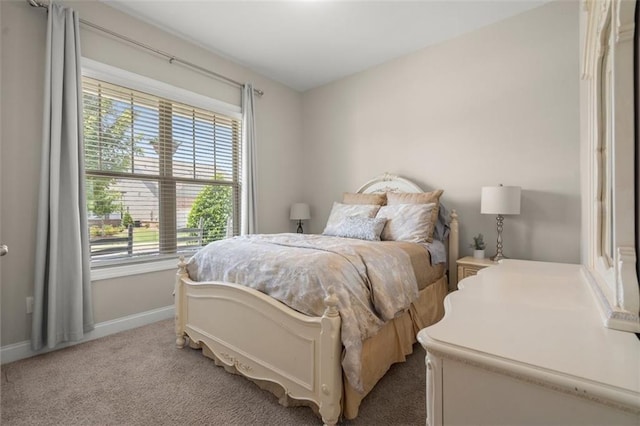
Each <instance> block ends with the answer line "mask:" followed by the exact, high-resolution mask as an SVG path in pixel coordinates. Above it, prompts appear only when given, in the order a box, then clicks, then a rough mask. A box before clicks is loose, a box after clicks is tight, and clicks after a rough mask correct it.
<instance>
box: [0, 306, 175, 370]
mask: <svg viewBox="0 0 640 426" xmlns="http://www.w3.org/2000/svg"><path fill="white" fill-rule="evenodd" d="M173 316H174V309H173V305H171V306H165V307H164V308H158V309H153V310H150V311H146V312H141V313H139V314H134V315H129V316H126V317H122V318H118V319H114V320H111V321H105V322H101V323H99V324H96V326H95V328H94V329H93V331H90V332H89V333H87V334H85V336H84V338H83V339H82V340H79V341H77V342H67V343H62V344H60V345H59V346H58V347H57V348H55V349H49V348H42V349H41V350H39V351H34V350H32V349H31V342H30V341H29V340H25V341H24V342H18V343H13V344H11V345H6V346H2V347H0V364H6V363H8V362H13V361H18V360H21V359H24V358H29V357H32V356H35V355H41V354H44V353H47V352H51V351H55V350H58V349H62V348H66V347H69V346H73V345H77V344H79V343H85V342H88V341H90V340H95V339H99V338H101V337H105V336H109V335H110V334H115V333H119V332H121V331H125V330H130V329H132V328H136V327H141V326H143V325H147V324H152V323H154V322H157V321H162V320H164V319H169V318H173Z"/></svg>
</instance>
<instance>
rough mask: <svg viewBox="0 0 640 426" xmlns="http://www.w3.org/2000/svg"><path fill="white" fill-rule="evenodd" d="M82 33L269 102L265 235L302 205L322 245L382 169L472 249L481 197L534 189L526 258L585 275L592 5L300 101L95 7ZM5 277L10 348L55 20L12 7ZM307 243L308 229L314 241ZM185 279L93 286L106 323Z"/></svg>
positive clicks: (225, 93)
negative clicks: (340, 205)
mask: <svg viewBox="0 0 640 426" xmlns="http://www.w3.org/2000/svg"><path fill="white" fill-rule="evenodd" d="M72 5H73V7H74V8H76V9H77V10H78V11H79V12H80V14H81V16H82V18H83V19H86V20H88V21H91V22H95V23H96V24H98V25H101V26H104V27H107V28H110V29H112V30H114V31H116V32H120V33H122V34H127V35H129V36H131V37H132V38H134V39H137V40H139V41H142V42H144V43H147V44H150V45H153V46H155V47H158V48H160V49H163V50H166V51H169V52H172V53H175V54H177V55H179V56H180V57H182V58H184V59H186V60H189V61H192V62H195V63H198V64H201V65H202V66H205V67H209V68H211V69H213V70H216V71H218V72H220V73H222V74H225V75H228V76H229V77H232V78H234V79H236V80H239V81H252V82H253V83H254V84H255V86H256V87H259V88H261V89H263V90H264V91H265V93H266V94H265V96H264V97H262V98H261V99H259V100H258V101H257V104H258V112H257V128H258V137H259V148H258V151H259V153H258V154H259V164H258V175H259V176H258V181H259V200H258V203H259V215H260V218H259V227H260V231H261V232H283V231H290V230H293V229H294V228H295V227H294V224H292V223H290V221H289V220H288V207H289V205H290V204H291V202H294V201H307V202H309V203H310V204H311V206H312V216H313V217H312V220H311V222H310V224H311V231H313V232H321V231H322V229H323V227H324V223H325V221H326V218H327V216H328V213H329V209H330V206H331V203H332V202H333V201H334V200H338V199H339V198H340V194H341V193H342V191H345V190H355V189H356V188H357V187H358V186H360V185H361V184H362V183H364V182H365V181H366V180H368V179H370V178H371V177H373V176H375V175H377V174H379V173H382V172H384V171H388V172H392V173H398V174H401V175H403V176H406V177H409V178H411V179H414V180H415V181H416V182H418V183H419V184H420V185H422V186H423V187H424V188H425V189H431V188H436V187H437V188H443V189H445V195H444V201H445V202H446V204H447V205H448V206H449V207H450V208H455V209H457V210H458V212H459V214H460V218H461V221H462V222H461V223H462V228H461V247H462V250H463V253H470V249H468V248H467V244H468V243H469V242H470V241H471V236H472V235H473V234H476V233H478V232H483V233H484V234H485V235H486V236H487V240H488V241H489V243H490V248H489V251H490V252H492V251H493V250H494V246H493V244H492V242H493V241H494V240H495V218H494V217H492V216H483V215H480V213H479V210H480V187H481V186H483V185H494V184H497V183H504V184H506V185H520V186H522V188H523V200H522V214H521V215H520V216H518V217H513V218H512V217H509V218H507V220H506V224H505V250H506V254H507V255H510V256H512V257H517V258H524V259H535V260H551V261H562V262H578V261H579V252H580V249H579V247H580V235H579V230H580V187H579V135H578V133H579V125H578V117H579V115H578V112H579V111H578V77H579V69H578V51H579V48H578V5H577V2H557V3H552V4H549V5H546V6H543V7H541V8H538V9H535V10H532V11H530V12H527V13H525V14H523V15H520V16H516V17H514V18H512V19H509V20H507V21H503V22H501V23H498V24H495V25H492V26H490V27H487V28H484V29H481V30H479V31H476V32H474V33H472V34H468V35H466V36H463V37H460V38H458V39H455V40H452V41H449V42H446V43H442V44H440V45H437V46H434V47H430V48H427V49H424V50H422V51H419V52H417V53H415V54H412V55H409V56H406V57H403V58H400V59H397V60H394V61H391V62H389V63H386V64H383V65H381V66H379V67H376V68H374V69H371V70H368V71H366V72H363V73H359V74H357V75H353V76H351V77H349V78H345V79H342V80H340V81H338V82H335V83H332V84H329V85H327V86H324V87H321V88H318V89H315V90H311V91H308V92H306V93H304V94H302V95H301V94H299V93H297V92H295V91H293V90H291V89H289V88H287V87H285V86H283V85H281V84H279V83H276V82H273V81H271V80H268V79H266V78H264V77H261V76H259V75H257V74H254V73H252V72H250V71H248V70H246V69H244V68H242V67H240V66H238V65H236V64H234V63H232V62H229V61H226V60H224V59H222V58H220V57H218V56H216V55H214V54H212V53H210V52H207V51H204V50H202V49H200V48H198V47H196V46H194V45H191V44H189V43H186V42H184V41H181V40H180V39H178V38H176V37H173V36H171V35H169V34H167V33H164V32H162V31H159V30H158V29H157V28H155V27H152V26H149V25H146V24H144V23H141V22H139V21H136V20H135V19H133V18H131V17H129V16H126V15H124V14H122V13H120V12H118V11H116V10H114V9H111V8H109V7H107V6H104V5H103V4H100V3H96V2H95V1H86V2H73V3H72ZM0 10H1V13H0V16H1V23H2V32H1V34H2V43H1V50H2V54H1V61H2V66H1V73H0V74H1V79H2V80H1V86H0V90H1V96H0V97H1V104H0V110H1V111H2V115H1V120H2V125H1V137H2V139H1V143H2V145H1V146H0V155H1V157H0V185H1V187H0V189H1V192H0V193H1V198H2V203H1V205H0V239H1V240H2V242H3V243H6V244H8V245H9V246H10V250H11V253H10V255H9V256H6V257H4V258H3V259H2V269H1V270H0V280H1V286H0V292H1V293H0V299H1V306H0V308H1V318H0V321H1V323H2V324H1V325H2V329H1V333H2V336H1V337H2V339H1V342H0V344H1V345H2V346H5V345H8V344H11V343H15V342H20V341H24V340H26V339H28V337H29V330H30V316H29V315H27V314H26V313H25V298H26V297H27V296H29V295H31V294H32V288H33V283H32V281H33V267H32V265H33V252H34V241H35V229H34V226H35V211H36V201H37V180H38V176H39V164H40V133H41V130H40V126H41V115H42V90H43V89H42V73H43V70H42V67H43V57H44V40H45V27H46V14H45V12H44V11H43V10H35V9H33V8H30V7H29V6H28V5H27V4H26V2H24V1H23V0H15V1H0ZM82 43H83V53H84V55H85V56H87V57H89V58H92V59H95V60H98V61H102V62H106V63H109V64H110V65H114V66H118V67H121V68H124V69H127V70H129V71H133V72H137V73H139V74H143V75H147V76H149V77H152V78H156V79H159V80H162V81H166V82H168V83H171V84H174V85H176V86H179V87H183V88H185V89H189V90H192V91H196V92H200V93H204V94H207V95H210V96H212V97H215V98H218V99H222V100H224V101H227V102H231V103H236V104H238V103H239V92H238V91H237V90H235V89H232V88H231V87H229V86H227V85H226V84H222V83H219V82H216V81H215V80H211V79H209V78H206V77H204V76H201V75H198V74H197V73H194V72H192V71H189V70H186V69H183V68H180V67H178V66H175V65H169V64H167V63H166V62H165V61H162V60H160V59H158V58H156V57H154V56H152V55H149V54H147V53H145V52H143V51H140V50H138V49H134V48H132V47H130V46H126V45H123V44H121V43H120V42H117V41H114V40H111V39H109V38H105V37H104V36H102V35H100V34H99V33H96V32H95V31H93V30H87V29H86V28H83V30H82ZM305 229H307V228H305ZM173 274H174V271H164V272H157V273H152V274H145V275H138V276H135V277H131V278H120V279H109V280H104V281H98V282H95V283H94V308H95V317H96V318H95V319H96V321H97V322H103V321H107V320H110V319H115V318H119V317H123V316H126V315H130V314H135V313H139V312H144V311H147V310H151V309H154V308H159V307H163V306H167V305H170V304H171V303H172V297H171V286H172V280H173Z"/></svg>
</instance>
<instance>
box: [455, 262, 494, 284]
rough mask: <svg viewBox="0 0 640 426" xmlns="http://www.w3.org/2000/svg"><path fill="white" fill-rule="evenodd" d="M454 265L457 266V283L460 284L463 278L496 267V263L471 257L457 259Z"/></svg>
mask: <svg viewBox="0 0 640 426" xmlns="http://www.w3.org/2000/svg"><path fill="white" fill-rule="evenodd" d="M456 264H457V265H458V282H460V280H462V279H463V278H466V277H470V276H472V275H475V274H477V273H478V271H479V270H480V269H484V268H487V267H489V266H493V265H497V264H498V263H497V262H494V261H493V260H491V259H487V258H485V259H476V258H475V257H473V256H467V257H462V258H460V259H458V260H457V262H456ZM456 285H457V283H456Z"/></svg>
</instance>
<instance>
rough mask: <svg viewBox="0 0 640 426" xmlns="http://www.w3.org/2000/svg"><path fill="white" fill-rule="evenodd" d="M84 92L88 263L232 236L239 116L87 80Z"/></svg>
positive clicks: (237, 191)
mask: <svg viewBox="0 0 640 426" xmlns="http://www.w3.org/2000/svg"><path fill="white" fill-rule="evenodd" d="M83 92H84V115H85V126H84V127H85V129H84V130H85V168H86V175H87V199H88V211H89V215H90V217H89V222H90V226H91V236H92V241H93V242H94V243H92V253H93V255H92V257H93V259H94V260H98V259H113V258H121V257H126V258H128V257H134V256H143V255H148V256H155V255H158V254H164V253H176V252H182V251H188V250H193V249H195V248H197V247H200V246H201V245H203V244H206V243H207V242H210V241H213V240H217V239H220V238H224V237H225V236H229V235H236V234H237V231H238V230H237V226H238V222H239V221H238V217H239V212H240V205H239V196H240V183H239V176H240V174H239V167H240V121H239V120H237V119H233V118H230V117H226V116H223V115H221V114H217V113H214V112H211V111H207V110H204V109H201V108H197V107H193V106H189V105H186V104H183V103H179V102H174V101H171V100H168V99H164V98H160V97H157V96H155V95H150V94H147V93H143V92H139V91H136V90H133V89H129V88H125V87H121V86H117V85H114V84H110V83H107V82H104V81H99V80H96V79H92V78H89V77H84V79H83ZM129 224H132V225H133V226H132V231H131V230H129V229H128V225H129ZM109 239H111V242H113V244H111V246H109ZM131 240H133V241H131ZM103 245H106V246H107V248H110V249H112V250H106V251H101V249H102V248H103ZM118 248H119V249H120V250H118Z"/></svg>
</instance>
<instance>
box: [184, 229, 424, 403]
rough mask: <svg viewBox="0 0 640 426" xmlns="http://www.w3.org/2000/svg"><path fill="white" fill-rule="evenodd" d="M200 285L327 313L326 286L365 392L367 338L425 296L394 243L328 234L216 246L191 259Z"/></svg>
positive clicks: (354, 381)
mask: <svg viewBox="0 0 640 426" xmlns="http://www.w3.org/2000/svg"><path fill="white" fill-rule="evenodd" d="M187 270H188V272H189V276H190V278H191V279H192V280H194V281H225V282H231V283H237V284H243V285H247V286H249V287H252V288H254V289H256V290H259V291H261V292H263V293H266V294H268V295H270V296H271V297H273V298H275V299H277V300H279V301H281V302H283V303H285V304H286V305H288V306H289V307H291V308H293V309H295V310H297V311H299V312H302V313H304V314H307V315H312V316H322V314H323V312H324V309H325V306H324V303H323V300H324V298H325V297H326V293H327V288H328V287H329V286H333V287H334V289H335V292H336V295H337V296H338V299H339V303H338V309H339V311H340V317H341V319H342V329H341V335H342V343H343V345H344V348H345V356H344V358H343V360H342V367H343V370H344V372H345V375H346V377H347V379H348V380H349V382H350V383H351V385H352V386H353V387H354V388H355V389H358V390H360V391H362V383H361V379H360V369H361V365H360V354H361V350H362V341H363V340H364V339H366V338H367V337H370V336H372V335H374V334H375V333H376V332H377V331H378V330H379V329H380V328H381V327H382V325H383V324H384V323H385V322H386V321H388V320H390V319H393V318H394V317H396V316H397V315H398V314H400V313H402V312H403V311H405V310H406V309H407V308H408V307H409V306H410V304H411V302H413V301H414V300H415V299H416V298H417V296H418V287H417V285H416V279H415V274H414V272H413V269H412V266H411V261H410V259H409V256H408V255H407V254H406V253H405V252H404V251H403V250H402V249H400V248H399V247H395V246H394V245H393V244H388V243H380V242H375V241H362V240H355V239H348V238H339V237H328V236H324V235H303V234H274V235H247V236H242V237H235V238H229V239H225V240H221V241H216V242H213V243H211V244H209V245H207V246H206V247H205V248H203V249H202V250H200V251H199V252H198V253H197V254H196V255H195V256H193V257H192V258H191V260H190V261H189V263H188V266H187Z"/></svg>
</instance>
